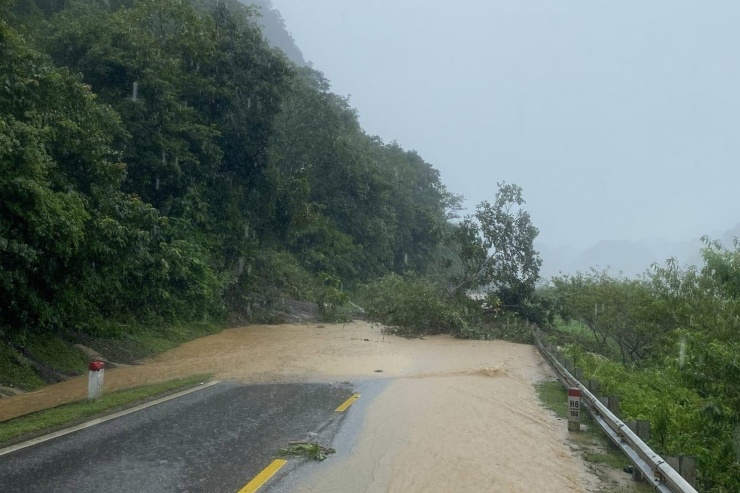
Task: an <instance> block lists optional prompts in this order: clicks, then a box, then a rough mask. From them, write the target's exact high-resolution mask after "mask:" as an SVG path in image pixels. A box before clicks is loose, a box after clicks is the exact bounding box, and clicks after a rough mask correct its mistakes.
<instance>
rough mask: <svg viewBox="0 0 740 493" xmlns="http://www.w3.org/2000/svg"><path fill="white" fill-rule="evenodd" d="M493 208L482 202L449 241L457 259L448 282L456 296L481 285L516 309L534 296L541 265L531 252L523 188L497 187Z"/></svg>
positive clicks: (533, 234) (532, 235)
mask: <svg viewBox="0 0 740 493" xmlns="http://www.w3.org/2000/svg"><path fill="white" fill-rule="evenodd" d="M498 186H499V189H498V191H497V192H496V197H495V199H494V202H493V204H490V203H489V202H487V201H484V202H482V203H480V204H479V205H478V207H477V208H476V213H475V216H468V217H466V218H464V219H463V221H462V222H460V224H459V225H458V226H457V227H456V228H455V229H454V230H453V232H452V235H451V236H450V238H449V239H448V243H449V244H450V245H452V246H453V247H454V249H455V251H456V253H457V256H458V257H459V263H458V264H459V266H460V271H459V272H458V273H457V274H456V275H455V276H454V277H453V279H452V281H453V282H454V285H455V289H456V290H457V291H458V292H464V291H466V290H475V289H477V288H479V287H481V286H484V287H487V288H488V290H489V291H492V292H494V293H495V294H496V295H497V296H498V297H499V298H500V299H502V300H503V301H504V304H506V305H510V306H511V307H515V306H517V305H519V304H521V303H522V302H523V301H524V300H526V299H527V298H528V297H529V296H530V295H531V294H532V293H533V292H534V286H535V283H536V282H537V279H538V276H539V269H540V265H541V264H542V261H541V260H540V258H539V254H538V253H537V251H535V250H534V239H535V238H536V237H537V235H538V234H539V231H538V230H537V228H535V227H534V226H533V225H532V221H531V219H530V216H529V213H528V212H527V211H525V210H524V209H523V208H522V206H523V205H524V199H523V197H522V189H521V187H519V186H517V185H507V184H506V183H499V184H498Z"/></svg>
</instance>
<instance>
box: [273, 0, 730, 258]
mask: <svg viewBox="0 0 740 493" xmlns="http://www.w3.org/2000/svg"><path fill="white" fill-rule="evenodd" d="M273 4H274V5H275V7H276V8H277V9H278V10H280V12H281V13H282V15H283V17H284V19H285V21H286V24H287V26H288V29H289V30H290V31H291V33H292V34H293V37H294V38H295V40H296V42H297V44H298V46H299V47H300V48H301V50H302V51H303V54H304V56H305V57H306V59H307V60H310V61H312V62H313V64H314V67H315V68H317V69H318V70H321V71H322V72H324V74H325V75H326V76H327V78H328V79H329V80H330V81H331V83H332V86H333V90H334V91H335V92H337V93H339V94H343V95H351V102H352V104H353V106H355V107H356V108H357V109H358V110H359V113H360V120H361V123H362V125H363V127H364V128H365V130H366V131H367V132H369V133H371V134H377V135H379V136H381V137H382V138H383V139H384V140H385V141H391V140H394V139H395V140H397V141H398V142H399V144H401V145H402V146H404V147H405V148H407V149H415V150H417V151H418V152H419V154H420V155H421V156H422V157H423V158H424V159H425V160H427V161H428V162H430V163H432V164H433V165H434V166H435V167H436V168H438V169H439V170H440V171H441V172H442V179H443V181H444V183H445V184H446V185H447V186H448V188H449V189H450V190H451V191H452V192H455V193H461V194H463V195H464V196H465V198H466V199H467V200H466V205H467V206H468V207H470V208H472V207H474V206H475V204H476V203H478V202H480V201H481V200H484V199H489V200H490V199H492V197H493V194H494V193H495V190H496V182H497V181H502V180H505V181H507V182H513V183H517V184H519V185H521V186H522V187H523V188H524V195H525V198H526V200H527V203H528V208H529V210H530V212H531V213H532V217H533V220H534V223H535V225H536V226H537V227H538V228H539V229H540V232H541V233H540V238H539V240H540V241H542V242H545V243H548V244H550V245H575V246H583V245H585V244H588V243H593V242H595V241H597V240H601V239H632V240H636V239H642V238H654V237H664V238H666V239H672V240H679V239H689V238H692V237H696V236H700V235H702V234H712V233H715V232H717V231H722V230H726V229H729V228H731V227H733V226H734V225H735V224H737V223H738V222H740V215H739V214H738V212H740V193H738V184H739V181H738V178H739V177H740V172H739V170H740V166H739V165H740V138H739V137H740V27H738V26H740V2H737V1H711V2H709V1H699V0H696V1H692V2H687V1H677V0H666V1H656V0H651V1H645V0H637V1H625V0H619V1H616V0H614V1H594V0H580V1H568V0H553V1H544V0H541V1H528V0H506V1H501V0H457V1H455V2H450V1H441V0H273Z"/></svg>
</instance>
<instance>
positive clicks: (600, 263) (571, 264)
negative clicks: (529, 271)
mask: <svg viewBox="0 0 740 493" xmlns="http://www.w3.org/2000/svg"><path fill="white" fill-rule="evenodd" d="M709 237H710V238H712V239H717V240H719V241H720V242H721V243H722V244H723V245H724V246H725V247H728V248H732V246H733V241H734V238H735V237H740V224H738V225H736V226H735V227H734V228H732V229H729V230H727V231H725V232H721V233H714V234H711V235H709ZM536 248H537V249H538V251H539V252H540V256H541V257H542V268H541V269H540V276H541V277H542V279H543V280H547V279H549V278H551V277H553V276H559V275H563V274H575V273H576V272H586V271H588V270H589V269H590V268H594V269H597V270H604V269H608V270H609V271H610V272H611V273H613V274H618V273H621V274H622V275H624V276H627V277H636V276H639V275H640V274H642V273H644V272H645V271H646V270H648V269H649V268H650V266H651V265H652V264H653V263H656V262H657V263H663V262H665V261H666V260H667V259H669V258H676V259H678V261H679V263H680V264H682V265H699V264H701V262H702V260H701V248H702V243H701V240H700V239H699V238H694V239H692V240H686V241H669V240H666V239H663V238H656V239H648V240H640V241H629V240H603V241H600V242H598V243H596V244H595V245H592V246H590V247H588V248H586V249H578V248H575V247H550V246H549V245H546V244H537V245H536Z"/></svg>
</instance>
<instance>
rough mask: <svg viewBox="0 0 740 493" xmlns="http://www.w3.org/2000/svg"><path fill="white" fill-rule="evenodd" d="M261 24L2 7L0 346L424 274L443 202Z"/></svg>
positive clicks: (198, 316)
mask: <svg viewBox="0 0 740 493" xmlns="http://www.w3.org/2000/svg"><path fill="white" fill-rule="evenodd" d="M263 3H264V2H263ZM273 15H274V12H273ZM259 19H260V18H259V17H258V16H257V15H256V12H255V10H254V9H253V8H251V7H247V6H245V5H243V4H241V3H238V2H236V1H231V0H136V1H133V0H110V1H108V0H23V1H20V0H19V1H12V0H0V76H1V77H0V86H1V87H0V167H1V169H0V209H1V213H0V338H2V340H3V342H4V343H5V344H8V345H9V346H10V347H11V348H14V349H13V350H15V349H17V350H18V351H21V352H23V350H24V347H25V346H26V343H27V341H29V340H30V339H32V338H33V334H43V335H54V336H59V337H62V338H66V337H68V336H69V335H70V334H81V333H84V334H94V335H101V334H102V335H116V334H118V335H120V334H121V333H126V332H127V331H130V330H132V327H135V326H139V327H140V326H142V325H150V326H155V325H167V324H174V323H176V322H183V321H184V322H187V321H199V322H203V321H213V320H216V321H219V320H224V318H225V317H227V316H231V317H240V318H242V319H248V320H251V319H255V318H259V317H261V316H264V315H263V314H264V313H266V312H268V311H269V308H270V306H271V305H274V304H275V303H278V302H279V300H280V299H282V298H283V297H292V298H298V299H308V300H311V301H317V300H328V301H327V303H325V304H324V303H322V306H324V305H327V306H328V305H331V304H332V303H337V302H341V301H342V300H343V297H342V296H341V295H340V293H341V291H342V289H346V288H348V287H352V286H355V285H358V284H359V283H362V282H365V281H368V280H371V279H374V278H376V277H378V276H382V275H386V274H389V273H401V272H404V271H415V272H418V273H421V274H426V273H429V272H432V271H434V270H435V269H437V268H438V266H439V265H440V258H441V251H442V248H443V245H442V238H443V236H444V232H445V231H446V230H447V228H448V225H447V219H448V217H447V214H448V212H449V210H450V209H451V208H453V207H454V206H455V205H456V204H457V203H458V201H459V199H458V198H457V197H455V196H453V195H451V194H450V193H448V192H447V191H446V189H445V187H444V186H443V185H442V183H441V182H440V177H439V172H438V171H437V170H436V169H434V168H433V167H432V166H431V165H430V164H429V163H427V162H425V161H424V160H423V159H422V158H421V157H420V156H419V155H418V154H416V153H415V152H413V151H407V150H404V149H403V148H401V147H400V146H399V145H397V144H396V143H395V142H393V143H384V142H382V141H381V140H380V139H379V138H377V137H373V136H370V135H367V134H366V133H365V132H363V130H362V129H361V128H360V125H359V123H358V119H357V114H356V112H355V110H354V109H353V108H351V107H350V105H349V104H348V101H347V100H346V99H345V98H343V97H341V96H338V95H336V94H333V93H332V92H331V91H330V88H329V83H328V82H327V81H326V80H325V79H324V78H323V76H322V75H321V73H319V72H317V71H315V70H312V69H310V68H307V67H305V66H297V65H295V64H293V63H292V62H291V61H289V60H288V59H287V58H286V56H285V55H284V54H283V52H281V51H279V50H277V49H275V48H273V47H271V46H270V45H269V44H268V43H267V41H266V40H265V39H264V37H263V35H262V32H261V30H260V27H259V26H258V24H257V22H258V20H259ZM331 311H332V310H329V312H331ZM6 352H7V351H6ZM3 358H4V359H7V360H12V359H13V358H12V356H8V355H7V354H6V355H5V356H4V357H3ZM4 368H6V367H4ZM0 383H2V382H0Z"/></svg>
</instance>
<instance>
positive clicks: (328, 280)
mask: <svg viewBox="0 0 740 493" xmlns="http://www.w3.org/2000/svg"><path fill="white" fill-rule="evenodd" d="M321 281H322V284H323V286H322V287H321V288H320V289H319V297H318V300H317V304H318V305H319V314H320V315H321V318H322V320H324V321H325V322H344V321H347V320H346V317H345V315H344V314H343V313H341V311H340V310H341V308H342V307H343V306H344V305H346V304H347V303H348V302H349V295H348V294H347V293H345V292H344V291H342V289H341V283H340V282H339V279H335V278H333V277H331V276H330V275H328V274H322V276H321Z"/></svg>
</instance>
